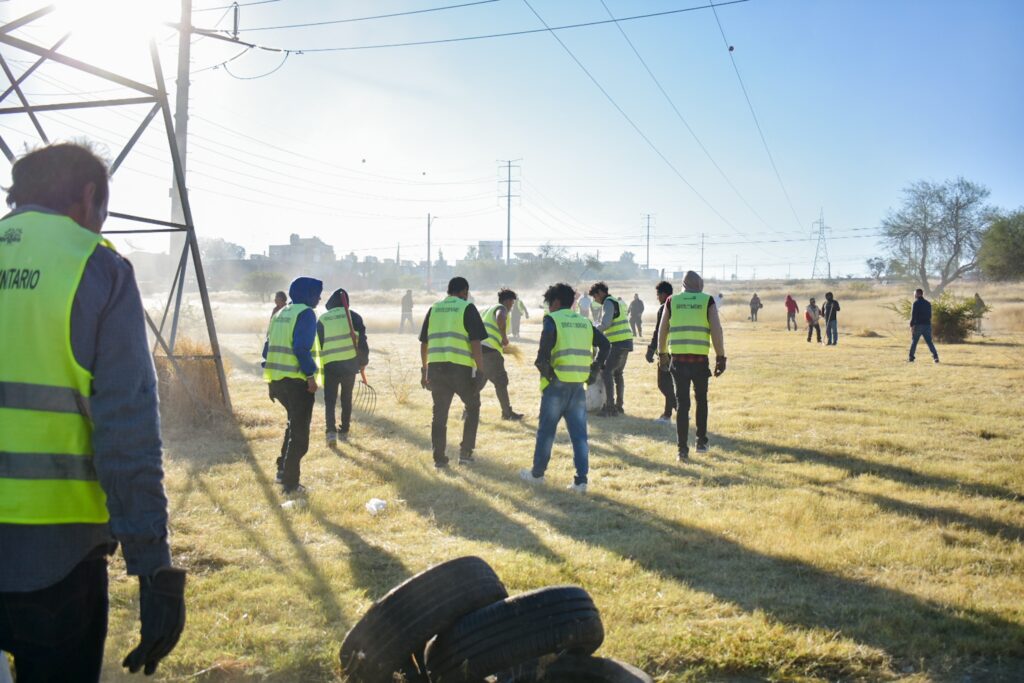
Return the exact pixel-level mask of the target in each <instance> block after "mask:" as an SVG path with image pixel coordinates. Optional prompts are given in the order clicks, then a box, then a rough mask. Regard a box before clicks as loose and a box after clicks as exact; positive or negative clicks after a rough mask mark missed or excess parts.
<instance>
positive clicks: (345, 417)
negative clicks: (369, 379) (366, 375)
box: [324, 362, 356, 434]
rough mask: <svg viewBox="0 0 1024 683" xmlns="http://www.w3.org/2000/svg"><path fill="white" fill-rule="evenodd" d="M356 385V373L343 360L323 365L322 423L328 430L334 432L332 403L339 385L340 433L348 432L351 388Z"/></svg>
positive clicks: (350, 420) (336, 398)
mask: <svg viewBox="0 0 1024 683" xmlns="http://www.w3.org/2000/svg"><path fill="white" fill-rule="evenodd" d="M355 385H356V373H354V372H353V371H352V368H351V367H347V364H345V363H343V362H334V363H328V364H327V365H325V366H324V423H325V424H326V425H327V431H328V432H336V431H338V429H337V423H336V422H335V417H336V415H337V413H336V412H335V410H334V405H335V403H336V402H337V400H338V387H341V433H342V434H348V428H349V425H350V424H351V422H352V388H353V387H354V386H355Z"/></svg>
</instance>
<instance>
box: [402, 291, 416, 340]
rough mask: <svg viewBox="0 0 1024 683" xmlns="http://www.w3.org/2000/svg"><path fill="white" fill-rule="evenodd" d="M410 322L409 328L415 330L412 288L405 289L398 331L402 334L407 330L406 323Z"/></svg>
mask: <svg viewBox="0 0 1024 683" xmlns="http://www.w3.org/2000/svg"><path fill="white" fill-rule="evenodd" d="M406 322H408V323H409V329H410V330H415V329H416V324H415V323H413V321H412V290H411V289H407V290H405V295H404V296H403V297H402V319H401V320H400V321H399V323H398V333H399V334H401V333H402V332H404V331H405V323H406Z"/></svg>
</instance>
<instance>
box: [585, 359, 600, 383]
mask: <svg viewBox="0 0 1024 683" xmlns="http://www.w3.org/2000/svg"><path fill="white" fill-rule="evenodd" d="M600 377H601V367H600V366H599V365H598V364H597V361H594V362H593V363H591V364H590V376H589V377H587V384H588V385H590V384H596V383H597V380H598V379H600Z"/></svg>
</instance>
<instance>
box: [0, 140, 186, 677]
mask: <svg viewBox="0 0 1024 683" xmlns="http://www.w3.org/2000/svg"><path fill="white" fill-rule="evenodd" d="M107 175H108V173H107V167H106V165H105V164H104V163H103V161H101V160H100V159H99V158H98V157H97V156H96V155H95V154H93V152H92V151H90V150H89V149H88V148H86V147H85V146H83V145H79V144H57V145H50V146H48V147H43V148H41V149H37V150H35V151H33V152H31V153H29V154H27V155H25V156H24V157H22V158H21V159H19V160H17V161H16V162H15V163H14V166H13V167H12V168H11V179H12V183H11V187H10V189H9V190H8V194H7V203H8V205H10V206H11V207H13V208H14V211H12V212H11V213H10V214H8V215H7V216H6V217H4V219H3V220H0V313H2V315H3V320H4V324H3V325H0V349H2V353H0V650H4V651H7V652H9V653H11V654H12V655H13V656H14V667H15V671H16V675H17V680H18V682H19V683H30V682H32V681H74V682H83V681H98V680H99V678H100V669H101V667H102V664H103V647H104V641H105V640H106V635H107V610H108V604H109V603H108V595H107V582H108V578H107V556H108V555H110V554H112V553H113V552H114V551H115V550H116V548H117V544H118V543H120V544H121V549H122V552H123V554H124V559H125V566H126V569H127V571H128V574H130V575H133V576H138V577H139V612H140V619H141V622H142V627H141V642H140V644H139V646H138V647H136V648H135V649H134V650H133V651H132V652H131V653H130V654H129V655H128V656H127V657H126V658H125V659H124V662H123V665H124V666H125V667H127V668H128V670H129V671H131V672H133V673H134V672H136V671H139V670H140V669H141V670H144V671H145V673H146V674H150V673H153V671H155V670H156V668H157V665H158V664H159V662H160V660H162V659H163V658H164V657H166V656H167V655H168V654H170V652H171V651H172V650H173V649H174V647H175V645H176V644H177V642H178V638H179V637H180V635H181V631H182V628H183V627H184V625H185V597H184V596H185V571H184V570H182V569H176V568H173V567H172V566H171V553H170V547H169V545H168V542H167V498H166V497H165V495H164V487H163V483H162V481H163V465H162V462H161V458H162V455H161V449H162V447H161V443H160V418H159V413H158V406H157V403H158V401H157V393H156V374H155V372H154V370H153V358H152V356H151V355H150V352H149V343H148V341H147V339H146V328H145V313H144V311H143V307H142V299H141V297H140V296H139V290H138V286H137V284H136V282H135V274H134V272H133V271H132V267H131V264H130V263H128V261H126V260H125V259H124V258H122V257H120V256H118V254H117V253H116V252H115V251H114V249H113V247H112V246H111V245H110V244H109V243H108V242H106V240H103V239H102V238H101V237H100V234H99V232H100V229H101V228H102V226H103V223H104V221H105V220H106V217H107V199H108V194H109V184H108V179H107ZM0 664H2V666H4V667H6V665H7V664H6V662H0Z"/></svg>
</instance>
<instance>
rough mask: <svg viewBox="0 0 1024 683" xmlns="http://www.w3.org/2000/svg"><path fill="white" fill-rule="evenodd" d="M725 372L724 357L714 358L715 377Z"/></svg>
mask: <svg viewBox="0 0 1024 683" xmlns="http://www.w3.org/2000/svg"><path fill="white" fill-rule="evenodd" d="M723 372H725V356H715V377H718V376H719V375H721V374H722V373H723Z"/></svg>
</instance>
